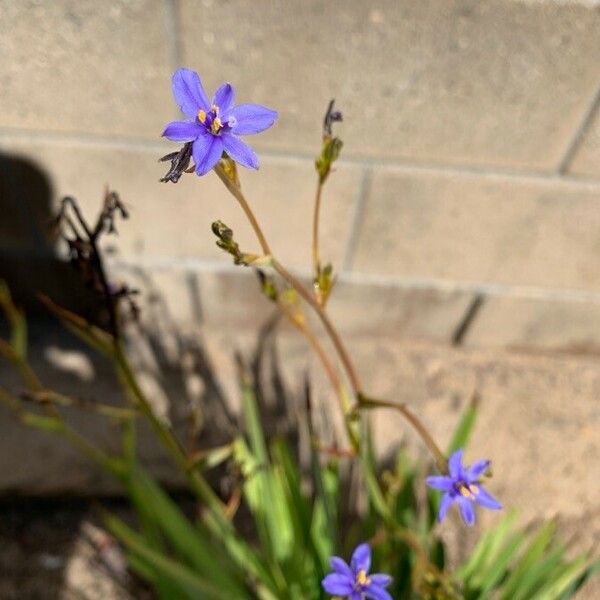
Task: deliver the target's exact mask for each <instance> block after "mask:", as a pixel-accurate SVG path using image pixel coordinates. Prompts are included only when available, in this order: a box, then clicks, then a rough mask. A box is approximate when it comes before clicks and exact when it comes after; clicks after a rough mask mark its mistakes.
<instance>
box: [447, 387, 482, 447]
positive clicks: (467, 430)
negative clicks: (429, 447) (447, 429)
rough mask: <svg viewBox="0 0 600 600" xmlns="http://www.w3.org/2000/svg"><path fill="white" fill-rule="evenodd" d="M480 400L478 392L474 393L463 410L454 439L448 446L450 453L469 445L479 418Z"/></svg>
mask: <svg viewBox="0 0 600 600" xmlns="http://www.w3.org/2000/svg"><path fill="white" fill-rule="evenodd" d="M478 402H479V400H478V396H477V394H473V397H472V398H471V401H470V403H469V406H467V408H466V410H465V411H464V412H463V414H462V417H461V419H460V421H459V423H458V426H457V427H456V430H455V431H454V435H453V436H452V441H451V442H450V445H449V446H448V455H451V454H452V453H454V452H456V451H457V450H458V449H459V448H464V447H465V446H466V445H467V442H468V441H469V438H470V437H471V433H472V432H473V428H474V426H475V421H476V419H477V405H478Z"/></svg>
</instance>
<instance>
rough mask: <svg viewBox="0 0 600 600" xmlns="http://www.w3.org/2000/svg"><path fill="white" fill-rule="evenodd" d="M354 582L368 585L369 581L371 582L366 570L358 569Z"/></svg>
mask: <svg viewBox="0 0 600 600" xmlns="http://www.w3.org/2000/svg"><path fill="white" fill-rule="evenodd" d="M356 583H357V584H358V585H369V583H371V580H370V579H369V578H368V577H367V572H366V571H359V572H358V573H357V574H356Z"/></svg>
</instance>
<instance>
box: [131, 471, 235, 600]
mask: <svg viewBox="0 0 600 600" xmlns="http://www.w3.org/2000/svg"><path fill="white" fill-rule="evenodd" d="M129 488H130V495H131V497H132V499H133V500H134V502H135V504H136V506H137V507H138V510H139V511H140V512H143V514H144V515H145V517H146V518H147V519H151V520H152V521H153V522H154V524H155V526H156V527H158V528H159V529H160V531H161V532H162V533H163V534H164V536H165V537H166V539H167V540H168V541H169V544H170V545H171V547H172V548H173V549H174V550H175V552H176V554H177V556H178V557H179V558H180V560H182V561H184V562H185V563H187V564H188V565H189V566H190V567H193V568H194V569H195V570H196V571H198V572H200V573H204V574H206V575H205V576H206V578H207V579H208V580H212V581H214V583H215V585H216V586H218V587H219V588H221V589H222V590H223V591H227V592H228V593H231V594H233V595H238V596H239V595H240V594H243V590H244V587H243V585H242V584H241V583H240V582H239V577H238V574H237V573H236V572H235V571H234V570H233V569H231V568H230V567H229V568H228V565H227V564H226V563H225V562H223V561H219V560H218V558H219V553H218V552H215V548H214V542H213V541H211V540H210V539H206V538H204V537H203V536H200V535H199V532H198V531H197V530H196V529H195V528H194V526H193V524H192V523H190V521H189V520H188V519H186V517H185V516H184V515H183V514H182V513H181V511H180V509H179V508H178V507H177V505H176V504H175V503H174V502H173V501H172V500H171V499H170V498H169V496H168V495H167V494H166V493H165V492H164V491H163V490H162V488H161V487H160V486H158V485H157V484H156V483H155V482H154V481H153V480H152V479H151V477H150V476H149V475H148V474H147V473H145V472H143V471H141V470H139V469H138V470H136V471H135V472H134V473H133V474H132V476H131V478H130V481H129Z"/></svg>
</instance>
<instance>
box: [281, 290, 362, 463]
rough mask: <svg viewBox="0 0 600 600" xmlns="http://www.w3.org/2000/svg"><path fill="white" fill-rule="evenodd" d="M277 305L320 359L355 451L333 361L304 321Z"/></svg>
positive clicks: (345, 406)
mask: <svg viewBox="0 0 600 600" xmlns="http://www.w3.org/2000/svg"><path fill="white" fill-rule="evenodd" d="M277 306H278V307H279V310H281V312H282V313H283V314H284V315H285V316H286V317H287V318H288V320H289V321H290V322H291V323H292V325H293V326H294V327H295V328H296V329H297V330H298V331H300V333H302V334H303V335H304V337H305V338H306V339H307V341H308V343H309V345H310V347H311V348H312V349H313V351H314V352H315V354H316V355H317V356H318V358H319V360H320V361H321V364H322V365H323V369H324V370H325V373H326V375H327V378H328V379H329V383H331V387H332V388H333V389H334V391H335V395H336V397H337V399H338V404H339V407H340V411H341V413H342V416H343V417H344V426H345V428H346V434H347V435H348V440H349V441H350V443H351V444H352V448H353V451H354V452H356V451H357V450H358V446H359V441H358V439H357V437H356V435H355V433H354V432H353V431H352V427H351V424H350V420H349V412H348V407H347V399H346V397H345V394H344V387H343V385H342V382H341V381H340V378H339V377H338V374H337V372H336V370H335V367H334V365H333V363H332V362H331V361H330V360H329V357H328V356H327V353H326V352H325V349H324V348H323V346H322V344H321V342H319V340H318V338H317V336H316V335H315V333H314V332H313V331H312V329H311V328H310V327H309V326H308V325H307V324H306V323H303V322H300V321H298V319H295V318H294V316H293V315H292V314H291V313H290V311H289V309H288V308H286V307H285V306H283V305H282V304H281V303H280V302H278V303H277Z"/></svg>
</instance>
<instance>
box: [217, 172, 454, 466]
mask: <svg viewBox="0 0 600 600" xmlns="http://www.w3.org/2000/svg"><path fill="white" fill-rule="evenodd" d="M215 171H216V173H217V175H218V176H219V178H220V179H221V181H223V183H224V184H225V186H226V187H227V189H228V190H229V191H230V192H231V193H232V195H233V196H234V197H235V198H236V200H237V201H238V202H239V203H240V205H241V206H242V209H243V210H244V212H245V214H246V216H247V217H248V220H249V221H250V224H251V226H252V228H253V229H254V232H255V233H256V236H257V238H258V241H259V243H260V245H261V248H262V250H263V253H264V254H265V256H270V257H271V265H272V267H273V269H275V271H276V272H277V273H279V275H280V276H281V277H282V278H283V279H285V280H286V281H287V282H288V284H289V285H290V286H291V287H293V288H294V289H295V290H296V292H297V293H298V294H299V295H300V297H301V298H303V299H304V300H305V301H306V302H307V303H308V304H309V305H310V306H311V307H312V309H313V310H314V311H315V313H316V314H317V316H318V317H319V319H320V320H321V322H322V323H323V326H324V327H325V330H326V331H327V334H328V335H329V337H330V339H331V341H332V343H333V345H334V347H335V349H336V352H337V354H338V356H339V358H340V360H341V362H342V364H343V366H344V370H345V371H346V374H347V376H348V379H349V381H350V385H351V387H352V391H353V392H354V395H355V396H356V399H357V405H356V406H355V410H356V409H358V411H360V409H361V408H365V409H373V408H391V409H394V410H397V411H398V412H400V414H402V415H403V416H404V418H405V419H406V420H407V421H408V423H410V425H411V426H412V427H413V428H414V429H415V431H416V432H417V433H418V434H419V435H420V437H421V439H422V440H423V442H424V443H425V445H426V446H427V447H428V449H429V451H430V452H431V454H432V456H433V457H434V459H435V461H436V463H437V465H438V467H439V468H440V471H441V472H445V471H446V470H447V461H446V457H445V456H444V454H443V453H442V451H441V450H440V449H439V447H438V446H437V444H436V443H435V441H434V440H433V438H432V437H431V435H430V434H429V432H428V431H427V429H425V427H424V425H423V424H422V423H421V421H420V420H419V419H418V418H417V417H416V416H415V415H414V414H413V413H412V412H411V411H410V410H409V409H408V408H407V407H406V406H405V405H404V404H396V403H394V402H390V401H387V400H375V399H373V398H368V397H367V396H365V395H364V394H363V393H362V386H361V384H360V380H359V378H358V374H357V373H356V370H355V368H354V365H353V363H352V360H351V359H350V356H349V354H348V352H347V350H346V348H345V346H344V343H343V342H342V340H341V338H340V336H339V334H338V332H337V330H336V329H335V327H334V325H333V324H332V322H331V321H330V319H329V316H328V315H327V313H326V312H325V309H324V308H323V306H321V304H320V303H319V302H318V301H317V300H316V298H315V297H314V296H313V295H312V294H311V293H310V292H309V291H308V290H307V289H306V288H305V287H304V286H303V285H302V283H301V282H300V281H299V280H298V279H296V277H294V276H293V275H292V274H291V273H290V272H289V271H288V270H287V269H286V268H285V267H284V266H283V265H282V264H281V263H280V262H279V261H278V260H277V259H276V258H275V257H274V256H273V254H272V252H271V248H270V247H269V244H268V243H267V241H266V239H265V236H264V234H263V232H262V229H261V228H260V225H259V224H258V222H257V220H256V217H255V216H254V213H253V212H252V209H251V208H250V206H249V204H248V201H247V200H246V198H245V196H244V194H243V193H242V191H241V189H240V188H239V185H238V184H237V183H236V182H234V181H233V180H232V179H231V178H230V177H228V176H227V174H226V173H225V171H224V170H223V168H222V167H221V166H220V165H218V166H217V167H215ZM320 187H321V186H319V188H320ZM320 192H321V191H320V189H318V190H317V198H316V201H315V205H316V206H315V214H316V216H315V217H314V219H313V260H314V258H315V254H314V249H315V247H316V248H317V254H316V257H317V258H318V242H317V243H316V246H315V237H314V234H315V232H316V233H317V235H318V212H319V211H318V209H319V207H320ZM315 222H316V228H315ZM303 333H304V334H305V335H306V332H305V331H303ZM307 339H308V338H307ZM309 343H310V339H309ZM311 345H312V344H311Z"/></svg>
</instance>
